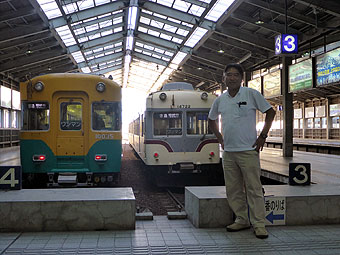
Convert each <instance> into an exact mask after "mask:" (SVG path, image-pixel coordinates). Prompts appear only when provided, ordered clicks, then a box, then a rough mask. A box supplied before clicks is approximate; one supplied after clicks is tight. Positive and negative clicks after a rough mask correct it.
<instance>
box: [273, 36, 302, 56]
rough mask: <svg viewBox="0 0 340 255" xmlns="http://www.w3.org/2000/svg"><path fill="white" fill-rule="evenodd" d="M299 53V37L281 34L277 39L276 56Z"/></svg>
mask: <svg viewBox="0 0 340 255" xmlns="http://www.w3.org/2000/svg"><path fill="white" fill-rule="evenodd" d="M296 53H298V37H297V35H294V34H281V35H278V36H276V37H275V55H279V54H296Z"/></svg>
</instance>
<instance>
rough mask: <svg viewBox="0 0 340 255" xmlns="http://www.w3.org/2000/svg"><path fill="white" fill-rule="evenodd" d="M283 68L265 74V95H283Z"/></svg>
mask: <svg viewBox="0 0 340 255" xmlns="http://www.w3.org/2000/svg"><path fill="white" fill-rule="evenodd" d="M280 74H281V70H277V71H275V72H273V73H268V74H266V75H265V76H263V95H264V96H265V97H273V96H279V95H281V76H280Z"/></svg>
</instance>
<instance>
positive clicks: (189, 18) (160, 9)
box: [141, 1, 215, 30]
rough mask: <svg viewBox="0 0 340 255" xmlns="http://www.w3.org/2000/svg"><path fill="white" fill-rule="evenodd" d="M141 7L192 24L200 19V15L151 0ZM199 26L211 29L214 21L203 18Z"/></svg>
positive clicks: (195, 23)
mask: <svg viewBox="0 0 340 255" xmlns="http://www.w3.org/2000/svg"><path fill="white" fill-rule="evenodd" d="M141 8H142V9H146V10H148V11H151V12H155V13H159V14H162V15H166V16H168V17H171V18H174V19H177V20H180V21H183V22H186V23H189V24H192V25H198V24H197V23H198V22H199V21H200V17H198V16H195V15H192V14H189V13H186V12H182V11H179V10H176V9H172V8H170V7H167V6H164V5H161V4H157V3H153V2H151V1H147V2H145V3H144V4H143V5H142V6H141ZM199 26H200V27H202V28H205V29H208V30H212V29H214V27H215V23H214V22H213V21H210V20H203V21H202V22H201V23H200V24H199Z"/></svg>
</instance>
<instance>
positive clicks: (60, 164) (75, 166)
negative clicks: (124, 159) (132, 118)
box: [20, 140, 122, 173]
mask: <svg viewBox="0 0 340 255" xmlns="http://www.w3.org/2000/svg"><path fill="white" fill-rule="evenodd" d="M41 154H43V155H45V156H46V161H45V162H41V163H39V162H37V163H35V162H33V160H32V158H33V155H41ZM96 154H106V155H107V161H105V162H96V161H94V157H95V155H96ZM121 154H122V145H121V141H120V140H101V141H98V142H96V143H95V144H94V145H93V146H92V147H91V148H90V150H89V152H88V154H87V155H86V156H57V157H56V156H55V155H54V153H53V152H52V150H51V149H50V148H49V147H48V146H47V144H46V143H45V142H43V141H41V140H21V141H20V155H22V156H21V166H22V172H23V173H48V172H70V170H72V172H75V173H76V172H94V173H95V172H101V173H102V172H120V166H121Z"/></svg>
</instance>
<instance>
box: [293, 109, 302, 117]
mask: <svg viewBox="0 0 340 255" xmlns="http://www.w3.org/2000/svg"><path fill="white" fill-rule="evenodd" d="M294 119H302V108H298V109H294Z"/></svg>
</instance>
